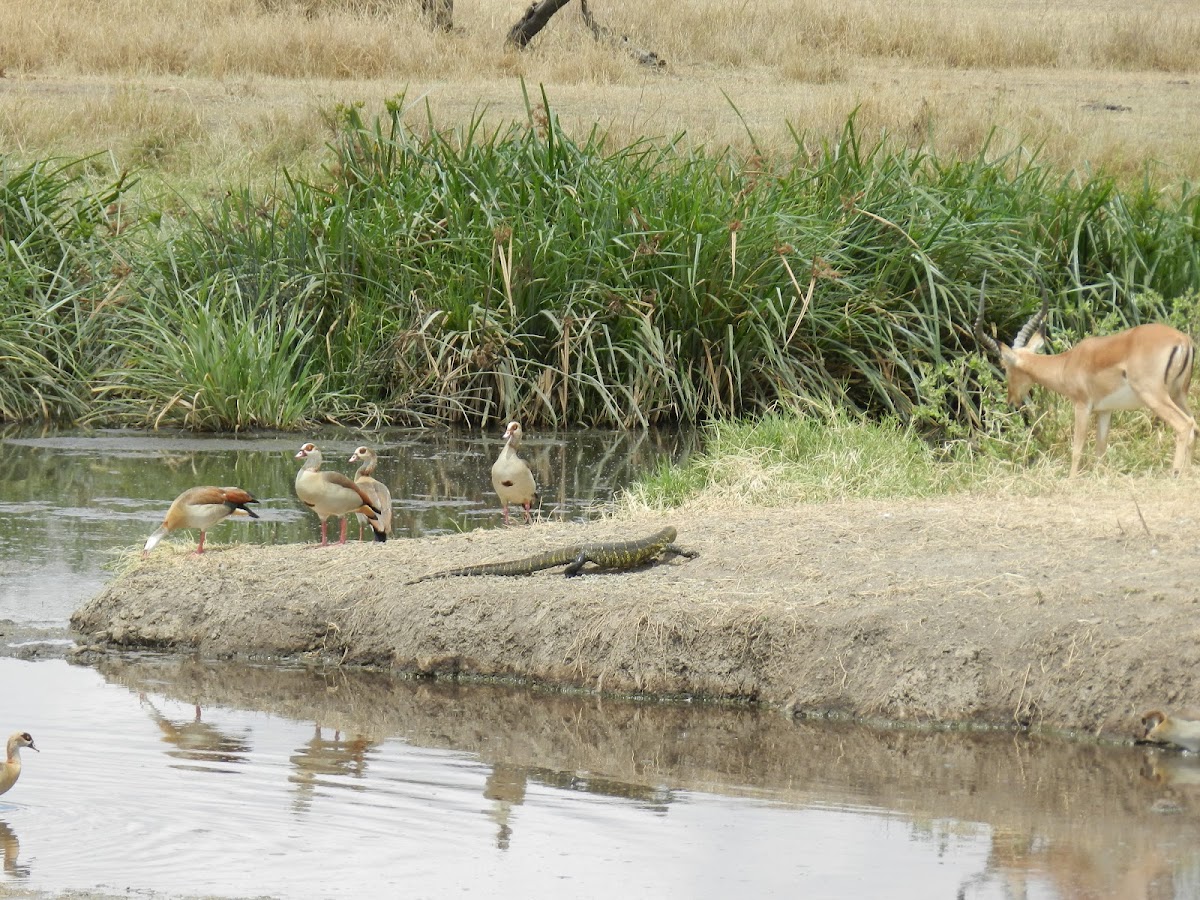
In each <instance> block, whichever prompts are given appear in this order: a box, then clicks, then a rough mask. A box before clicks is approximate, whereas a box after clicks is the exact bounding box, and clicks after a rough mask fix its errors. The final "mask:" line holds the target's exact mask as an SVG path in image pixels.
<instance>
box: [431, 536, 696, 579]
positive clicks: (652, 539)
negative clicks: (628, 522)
mask: <svg viewBox="0 0 1200 900" xmlns="http://www.w3.org/2000/svg"><path fill="white" fill-rule="evenodd" d="M674 540H675V529H674V528H671V527H670V526H667V527H666V528H664V529H663V530H662V531H659V532H657V533H656V534H652V535H650V536H649V537H644V538H642V539H641V540H637V541H612V542H610V543H605V544H580V545H578V546H575V547H563V548H562V549H561V550H548V551H546V552H545V553H539V554H537V555H536V556H527V557H525V558H524V559H514V560H511V561H510V562H498V563H485V564H483V565H479V566H464V567H463V568H461V569H447V570H446V571H444V572H432V573H430V574H429V575H422V576H421V577H420V578H416V579H414V580H412V581H410V582H408V583H409V584H419V583H420V582H422V581H429V580H430V579H431V578H449V577H450V576H452V575H531V574H533V573H534V572H537V571H538V570H540V569H550V568H553V567H554V566H561V565H566V568H565V569H564V570H563V574H564V575H566V576H567V577H568V578H570V577H572V576H573V575H578V574H579V573H580V571H581V570H582V569H583V567H584V564H585V563H589V562H592V563H595V564H596V565H597V566H599V567H600V568H602V569H632V568H634V567H635V566H640V565H644V564H645V563H648V562H651V561H653V560H655V559H657V558H658V557H659V556H661V555H663V554H664V553H671V554H675V555H677V556H686V557H687V558H688V559H693V558H695V557H697V556H699V555H700V554H699V553H697V552H696V551H695V550H684V549H683V548H681V547H677V546H675V544H673V543H672V541H674Z"/></svg>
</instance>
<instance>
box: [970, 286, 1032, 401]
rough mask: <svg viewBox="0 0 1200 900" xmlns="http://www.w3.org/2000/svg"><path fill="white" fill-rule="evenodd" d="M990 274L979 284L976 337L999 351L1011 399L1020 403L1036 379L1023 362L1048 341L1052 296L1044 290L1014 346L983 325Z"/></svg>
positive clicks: (997, 355) (996, 353)
mask: <svg viewBox="0 0 1200 900" xmlns="http://www.w3.org/2000/svg"><path fill="white" fill-rule="evenodd" d="M986 283H987V276H986V275H984V278H983V281H981V282H980V284H979V312H978V313H977V314H976V316H975V340H976V341H978V342H979V346H981V347H983V348H984V349H985V350H987V351H988V352H990V353H992V354H993V355H995V356H996V357H997V358H998V359H999V360H1000V365H1001V367H1002V368H1003V369H1004V374H1005V376H1006V377H1007V379H1008V402H1009V403H1010V404H1012V405H1013V406H1019V405H1020V404H1022V403H1024V402H1025V398H1026V397H1028V396H1029V392H1030V391H1031V390H1032V389H1033V386H1034V384H1035V383H1036V382H1035V381H1034V379H1033V377H1032V376H1031V375H1029V373H1028V372H1026V371H1025V369H1024V367H1023V366H1022V365H1021V360H1022V358H1024V357H1025V356H1028V355H1031V354H1034V353H1037V352H1038V350H1040V349H1041V347H1042V344H1044V343H1045V335H1044V334H1043V333H1042V325H1043V324H1045V321H1046V314H1047V312H1049V305H1050V297H1049V295H1047V294H1044V293H1043V294H1042V308H1041V309H1039V310H1038V311H1037V312H1035V313H1034V314H1033V315H1032V316H1030V317H1029V321H1028V322H1026V323H1025V324H1024V325H1022V326H1021V330H1020V331H1018V332H1017V336H1016V337H1015V338H1013V342H1012V346H1009V345H1008V344H1005V343H1003V342H999V341H997V340H996V339H995V338H993V337H992V336H991V335H990V334H988V333H987V332H986V331H985V330H984V328H983V304H984V292H983V288H984V285H985V284H986Z"/></svg>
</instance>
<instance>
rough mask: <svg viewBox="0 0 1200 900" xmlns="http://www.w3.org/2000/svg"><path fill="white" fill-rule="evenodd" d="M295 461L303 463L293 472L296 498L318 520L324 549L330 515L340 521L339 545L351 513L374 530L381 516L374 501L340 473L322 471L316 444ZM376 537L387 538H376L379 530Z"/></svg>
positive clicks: (302, 452)
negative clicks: (294, 473)
mask: <svg viewBox="0 0 1200 900" xmlns="http://www.w3.org/2000/svg"><path fill="white" fill-rule="evenodd" d="M296 459H302V460H304V465H303V466H301V467H300V471H299V472H297V473H296V496H297V497H299V498H300V502H301V503H303V504H304V505H305V506H307V507H308V508H309V509H311V510H312V511H313V512H315V513H316V514H317V516H318V518H320V520H321V543H320V545H319V546H321V547H324V546H325V545H326V544H328V543H329V539H328V536H327V534H326V526H327V525H328V520H329V517H330V516H338V517H340V518H341V520H342V528H341V533H340V535H339V537H338V543H339V544H344V543H346V516H348V515H350V513H354V512H357V513H362V514H363V515H365V516H366V517H367V519H368V520H369V521H370V522H371V527H372V528H374V527H375V525H376V523H377V522H378V521H379V518H378V517H379V514H380V509H379V507H378V506H377V505H376V504H375V501H374V500H373V499H372V498H371V497H370V496H369V495H368V494H367V492H366V491H364V490H363V489H362V488H361V487H359V486H358V485H357V484H355V483H354V482H353V481H351V480H350V479H349V478H347V477H346V476H345V475H343V474H342V473H341V472H322V471H321V451H320V450H318V449H317V446H316V444H311V443H310V444H305V445H304V446H303V447H301V448H300V450H299V452H298V453H297V454H296ZM375 534H376V536H377V538H376V539H377V540H386V539H387V537H386V535H385V536H383V537H379V535H380V534H381V533H380V532H379V531H376V532H375Z"/></svg>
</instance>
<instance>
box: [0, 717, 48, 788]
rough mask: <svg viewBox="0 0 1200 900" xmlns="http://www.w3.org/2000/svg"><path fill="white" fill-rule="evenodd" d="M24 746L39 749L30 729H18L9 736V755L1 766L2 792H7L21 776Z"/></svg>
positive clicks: (0, 783)
mask: <svg viewBox="0 0 1200 900" xmlns="http://www.w3.org/2000/svg"><path fill="white" fill-rule="evenodd" d="M22 747H28V748H29V749H30V750H35V751H37V747H35V746H33V736H32V735H31V734H30V733H29V732H28V731H18V732H16V733H14V734H12V735H10V736H9V738H8V756H7V758H6V759H5V760H4V766H3V767H2V768H0V794H3V793H6V792H7V791H8V790H9V788H11V787H12V786H13V785H14V784H16V783H17V779H18V778H20V777H21V748H22ZM38 752H41V751H38Z"/></svg>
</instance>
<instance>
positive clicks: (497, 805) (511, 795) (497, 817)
mask: <svg viewBox="0 0 1200 900" xmlns="http://www.w3.org/2000/svg"><path fill="white" fill-rule="evenodd" d="M530 781H533V782H536V783H538V784H544V785H545V786H546V787H551V788H558V789H559V790H566V791H581V792H583V793H587V794H597V795H599V796H602V797H616V798H618V799H620V800H633V801H634V802H635V803H636V805H637V806H639V807H641V808H642V809H647V810H650V811H651V812H656V813H660V814H666V812H667V807H668V805H669V804H670V803H671V802H672V801H674V799H675V795H674V793H673V792H672V791H671V790H670V789H669V788H665V787H656V786H654V785H645V784H635V783H633V782H629V781H618V780H616V779H614V778H604V777H601V776H597V775H592V774H580V773H578V772H564V771H558V770H556V769H544V768H538V767H533V766H517V765H511V764H508V763H495V764H494V765H493V766H492V771H491V772H490V773H489V774H488V777H487V781H486V782H485V783H484V786H483V796H484V797H485V798H486V799H488V800H491V801H492V808H491V810H490V811H489V813H488V815H489V816H490V817H491V818H492V820H493V821H495V823H496V847H497V848H498V849H500V850H507V849H508V847H509V844H510V843H511V841H512V835H513V829H512V825H511V824H510V819H511V818H512V811H513V807H515V806H520V805H521V804H522V803H524V802H525V791H526V789H527V787H528V785H529V782H530Z"/></svg>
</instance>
